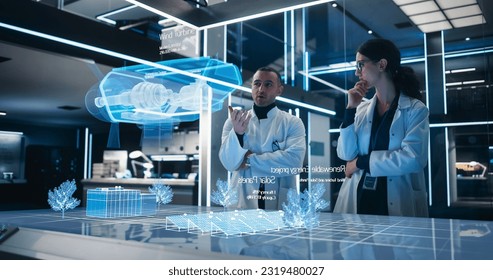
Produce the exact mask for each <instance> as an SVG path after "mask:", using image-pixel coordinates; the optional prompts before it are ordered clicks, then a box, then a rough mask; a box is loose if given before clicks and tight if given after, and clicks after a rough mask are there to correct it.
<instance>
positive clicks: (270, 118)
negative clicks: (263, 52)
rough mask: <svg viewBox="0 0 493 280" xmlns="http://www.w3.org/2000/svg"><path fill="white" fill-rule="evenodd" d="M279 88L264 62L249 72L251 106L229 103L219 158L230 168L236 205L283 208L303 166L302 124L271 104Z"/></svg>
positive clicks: (279, 84) (304, 145)
mask: <svg viewBox="0 0 493 280" xmlns="http://www.w3.org/2000/svg"><path fill="white" fill-rule="evenodd" d="M282 91H283V86H282V84H281V78H280V75H279V73H278V72H277V71H276V70H274V69H272V68H269V67H263V68H260V69H258V70H257V71H256V73H255V75H254V76H253V83H252V99H253V102H254V106H253V108H252V109H251V110H248V111H245V110H233V109H232V108H231V107H230V108H229V110H230V118H229V119H228V120H227V121H226V122H225V124H224V127H223V133H222V144H221V148H220V150H219V158H220V160H221V163H222V164H223V166H224V167H225V168H226V169H227V170H228V171H231V172H232V174H233V176H232V178H231V181H230V182H231V186H232V187H233V188H237V190H238V195H239V202H238V206H237V208H242V209H245V208H250V209H252V208H253V209H255V208H264V209H282V203H283V202H285V203H286V204H287V202H286V195H287V192H288V190H289V189H290V188H293V189H294V188H295V187H296V183H297V182H296V175H297V174H299V173H301V172H302V171H303V159H304V157H305V152H306V140H305V126H304V125H303V122H302V121H301V119H299V118H298V117H296V116H293V115H291V114H289V113H287V112H284V111H281V110H280V109H279V108H277V107H276V104H275V100H276V97H277V96H280V95H281V94H282Z"/></svg>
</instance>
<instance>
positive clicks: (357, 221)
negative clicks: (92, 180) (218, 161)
mask: <svg viewBox="0 0 493 280" xmlns="http://www.w3.org/2000/svg"><path fill="white" fill-rule="evenodd" d="M211 211H212V212H213V213H219V212H222V211H223V209H222V208H206V207H197V206H181V205H164V206H161V207H160V209H159V210H158V212H157V215H156V216H152V217H132V218H118V219H117V218H110V219H102V218H91V217H86V215H85V214H86V211H85V209H84V208H76V209H74V210H70V211H67V212H66V213H65V218H64V219H62V218H61V213H60V212H54V211H52V210H51V209H42V210H25V211H3V212H0V224H4V225H10V226H16V227H19V229H20V230H19V233H21V232H22V231H23V230H24V231H25V232H26V233H29V234H31V233H32V234H34V233H36V234H37V235H36V237H29V238H30V239H31V240H30V241H29V242H26V241H25V240H22V238H23V237H22V236H31V235H29V234H26V233H25V234H24V235H20V234H19V236H17V234H14V235H12V236H11V237H10V238H7V239H6V240H5V241H3V242H2V243H0V252H1V251H9V250H13V249H12V248H15V246H30V248H31V250H39V251H42V250H44V249H42V248H48V247H49V248H55V249H56V250H58V251H59V252H58V253H59V254H58V255H57V253H56V251H52V252H50V253H49V254H36V256H35V258H48V259H50V258H54V257H53V256H59V257H60V258H83V259H84V258H85V259H106V258H114V259H118V258H123V259H153V258H168V259H169V258H173V257H174V256H176V258H177V259H183V258H188V259H207V258H209V257H210V258H211V259H243V258H265V259H302V260H304V259H318V260H331V259H404V260H408V259H420V260H433V259H437V260H451V259H493V234H492V233H491V231H490V229H491V228H493V222H489V221H475V220H454V219H450V220H449V219H434V218H409V217H387V216H371V215H349V214H346V215H341V214H334V213H321V215H320V226H319V227H317V228H315V229H312V230H311V231H309V230H306V229H293V228H287V227H286V228H274V229H272V228H271V229H267V230H258V231H256V232H254V233H250V234H241V235H230V236H225V235H224V234H214V232H208V231H203V230H196V229H197V228H195V230H188V229H186V228H183V227H182V228H180V227H176V225H175V227H173V226H171V223H170V222H171V220H173V219H169V217H175V218H176V217H180V216H182V215H183V214H187V215H192V216H193V215H204V214H205V215H207V214H209V213H210V212H211ZM175 220H176V219H175ZM43 235H47V236H48V235H53V236H52V238H51V239H50V238H48V237H47V238H43ZM55 235H56V236H55ZM33 236H34V235H33ZM60 236H61V237H63V238H69V239H67V240H69V241H67V242H66V243H64V244H63V246H61V245H60V244H58V243H60V242H59V241H58V240H62V238H61V237H60ZM24 238H28V237H24ZM82 241H83V242H97V243H98V244H99V245H97V246H98V248H100V247H101V246H102V245H101V244H106V245H107V246H109V247H110V248H113V249H115V252H119V253H118V254H116V253H115V254H114V255H111V252H103V251H102V250H98V251H91V249H90V246H89V245H87V247H86V248H85V250H86V251H85V252H86V253H78V255H73V254H71V253H70V251H77V250H76V249H77V248H78V247H81V246H85V245H81V244H86V243H83V242H82ZM43 242H44V243H43ZM81 242H82V243H81ZM47 243H52V244H47ZM16 244H17V245H16ZM26 244H30V245H26ZM57 244H58V245H59V246H58V247H59V248H58V249H57ZM87 244H90V243H87ZM130 245H131V247H132V249H131V251H128V252H127V254H125V250H127V249H128V248H129V246H130ZM43 246H46V247H43ZM95 246H96V245H95ZM25 249H29V248H24V249H22V250H25ZM55 249H53V250H55ZM72 249H73V250H72ZM128 250H130V249H128ZM79 251H80V250H79ZM109 251H112V250H109ZM10 252H11V251H10ZM82 252H84V251H82ZM139 252H140V253H139ZM163 252H166V253H167V255H166V256H165V257H164V255H163ZM178 252H179V253H178ZM41 253H43V252H41ZM173 254H175V255H173ZM43 256H44V257H43ZM31 257H32V256H31Z"/></svg>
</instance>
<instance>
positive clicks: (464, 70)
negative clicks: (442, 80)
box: [445, 67, 476, 74]
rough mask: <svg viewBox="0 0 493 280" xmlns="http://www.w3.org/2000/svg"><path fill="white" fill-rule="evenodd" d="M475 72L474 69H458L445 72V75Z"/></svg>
mask: <svg viewBox="0 0 493 280" xmlns="http://www.w3.org/2000/svg"><path fill="white" fill-rule="evenodd" d="M474 71H476V68H475V67H471V68H460V69H452V70H447V71H445V74H456V73H464V72H474Z"/></svg>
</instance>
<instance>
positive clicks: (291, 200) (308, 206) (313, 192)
mask: <svg viewBox="0 0 493 280" xmlns="http://www.w3.org/2000/svg"><path fill="white" fill-rule="evenodd" d="M324 193H325V187H324V185H323V184H316V185H314V186H312V187H311V188H310V189H307V190H305V191H304V192H302V193H299V194H298V193H297V192H296V191H295V190H293V189H290V190H289V191H288V204H287V205H286V204H285V203H283V204H282V209H283V210H284V217H283V220H284V222H285V223H286V225H287V226H290V227H295V228H306V229H312V228H314V227H316V226H318V224H319V213H318V212H319V211H320V210H322V209H324V208H326V207H328V206H329V202H327V201H326V200H325V199H323V198H322V196H323V194H324Z"/></svg>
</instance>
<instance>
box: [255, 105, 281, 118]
mask: <svg viewBox="0 0 493 280" xmlns="http://www.w3.org/2000/svg"><path fill="white" fill-rule="evenodd" d="M251 111H252V119H253V118H255V119H258V117H257V115H256V114H255V110H253V107H252V109H251ZM277 112H279V108H278V107H277V106H275V107H274V108H272V109H270V111H269V112H267V118H268V119H270V118H273V117H274V116H275V115H276V114H277Z"/></svg>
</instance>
